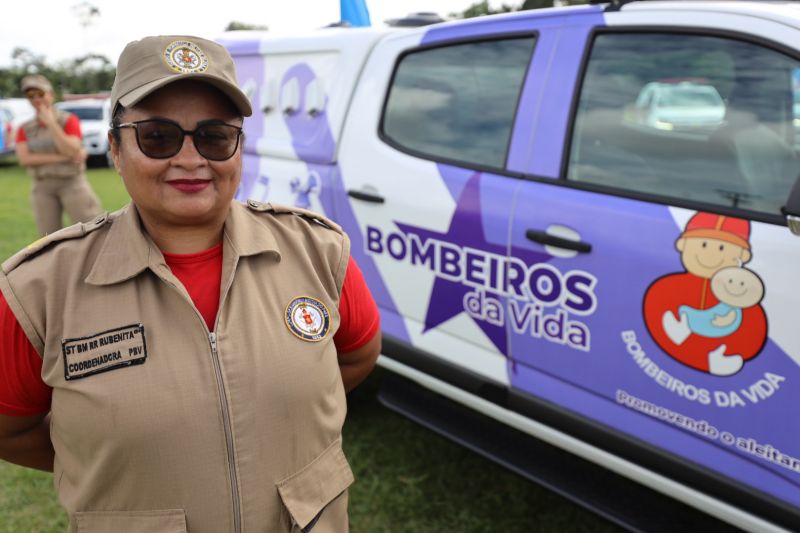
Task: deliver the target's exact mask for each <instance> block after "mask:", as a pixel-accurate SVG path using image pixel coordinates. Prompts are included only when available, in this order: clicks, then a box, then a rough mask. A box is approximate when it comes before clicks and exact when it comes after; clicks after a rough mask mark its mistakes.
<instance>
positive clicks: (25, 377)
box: [0, 244, 380, 416]
mask: <svg viewBox="0 0 800 533" xmlns="http://www.w3.org/2000/svg"><path fill="white" fill-rule="evenodd" d="M164 259H165V260H166V261H167V265H169V267H170V269H171V270H172V273H173V274H175V277H177V278H178V279H179V280H180V281H181V283H183V285H184V287H186V290H187V292H188V293H189V296H191V298H192V301H193V302H194V304H195V307H197V309H198V311H200V314H201V315H202V316H203V318H204V319H205V321H206V324H207V325H208V328H209V330H212V331H213V329H214V323H215V322H216V317H217V310H218V309H219V289H220V283H221V277H222V244H219V245H217V246H214V247H213V248H211V249H209V250H206V251H204V252H200V253H197V254H187V255H176V254H164ZM339 314H340V316H341V322H340V326H339V330H338V331H337V332H336V335H334V337H333V342H334V344H335V345H336V349H337V350H338V351H339V352H340V353H346V352H351V351H353V350H357V349H358V348H360V347H362V346H364V345H365V344H366V343H367V342H368V341H369V340H370V339H372V337H373V336H374V335H375V334H376V333H377V331H378V327H379V325H380V320H379V315H378V307H377V305H375V300H373V299H372V294H370V292H369V289H368V288H367V284H366V282H365V281H364V276H363V274H362V273H361V269H360V268H358V265H357V264H356V262H355V261H354V260H353V258H352V257H351V258H350V262H349V263H348V266H347V272H346V273H345V278H344V284H343V286H342V294H341V297H340V299H339ZM41 373H42V358H41V356H40V355H39V354H38V353H36V350H35V349H34V347H33V345H32V344H31V343H30V341H29V340H28V337H27V336H26V335H25V332H24V331H23V330H22V327H21V326H20V325H19V322H17V318H16V317H15V316H14V313H13V312H11V309H10V308H9V307H8V303H7V302H6V300H5V298H4V297H3V295H2V293H0V414H3V415H8V416H33V415H38V414H41V413H45V412H47V411H49V410H50V397H51V396H52V389H51V388H50V387H48V386H47V385H46V384H45V383H44V381H42V376H41Z"/></svg>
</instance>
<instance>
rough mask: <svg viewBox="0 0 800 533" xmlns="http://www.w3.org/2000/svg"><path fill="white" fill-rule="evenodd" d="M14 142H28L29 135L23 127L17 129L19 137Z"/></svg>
mask: <svg viewBox="0 0 800 533" xmlns="http://www.w3.org/2000/svg"><path fill="white" fill-rule="evenodd" d="M14 142H16V143H26V142H28V137H27V136H26V135H25V130H24V129H23V128H18V129H17V139H16V140H15V141H14Z"/></svg>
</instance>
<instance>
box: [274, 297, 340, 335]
mask: <svg viewBox="0 0 800 533" xmlns="http://www.w3.org/2000/svg"><path fill="white" fill-rule="evenodd" d="M284 318H285V319H286V327H288V328H289V331H291V332H292V333H294V334H295V336H297V337H299V338H301V339H303V340H304V341H309V342H319V341H321V340H322V339H324V338H325V336H326V335H327V334H328V330H330V325H331V317H330V313H328V308H327V307H325V304H324V303H322V302H320V301H319V300H317V299H315V298H310V297H308V296H298V297H297V298H295V299H294V300H292V301H291V303H290V304H289V305H288V306H286V314H285V317H284Z"/></svg>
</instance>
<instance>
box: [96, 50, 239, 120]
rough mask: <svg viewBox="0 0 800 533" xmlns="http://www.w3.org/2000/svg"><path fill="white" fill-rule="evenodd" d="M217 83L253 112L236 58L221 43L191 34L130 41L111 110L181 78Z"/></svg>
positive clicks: (121, 61)
mask: <svg viewBox="0 0 800 533" xmlns="http://www.w3.org/2000/svg"><path fill="white" fill-rule="evenodd" d="M188 79H194V80H197V81H201V82H204V83H208V84H210V85H213V86H214V87H216V88H217V89H219V90H220V91H222V92H223V93H225V95H226V96H227V97H228V98H230V99H231V101H232V102H233V103H234V105H235V106H236V107H237V108H238V109H239V111H240V112H241V113H242V115H243V116H245V117H249V116H250V115H251V114H252V113H253V111H252V108H251V106H250V100H248V99H247V96H245V94H244V92H242V90H241V89H240V88H239V84H238V83H237V81H236V68H235V67H234V64H233V58H231V55H230V54H229V53H228V51H227V50H226V49H225V47H223V46H222V45H221V44H219V43H215V42H214V41H209V40H207V39H202V38H200V37H191V36H188V35H158V36H154V37H145V38H144V39H141V40H139V41H133V42H131V43H128V45H127V46H126V47H125V49H124V50H123V51H122V54H120V56H119V61H118V62H117V75H116V78H114V86H113V87H112V88H111V109H112V112H113V111H114V110H116V107H117V104H120V105H123V106H125V107H130V106H132V105H134V104H136V103H137V102H139V101H140V100H142V99H143V98H144V97H145V96H147V95H149V94H150V93H152V92H153V91H156V90H157V89H160V88H161V87H164V86H165V85H169V84H170V83H173V82H176V81H179V80H188Z"/></svg>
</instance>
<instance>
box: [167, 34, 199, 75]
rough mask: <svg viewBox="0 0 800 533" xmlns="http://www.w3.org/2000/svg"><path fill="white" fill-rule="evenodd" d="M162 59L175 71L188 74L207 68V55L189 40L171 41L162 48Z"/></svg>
mask: <svg viewBox="0 0 800 533" xmlns="http://www.w3.org/2000/svg"><path fill="white" fill-rule="evenodd" d="M164 60H165V61H166V62H167V66H169V68H171V69H172V70H174V71H175V72H182V73H184V74H189V73H192V72H205V71H206V69H208V56H206V53H205V52H203V50H202V49H201V48H200V47H199V46H197V45H196V44H194V43H193V42H191V41H173V42H171V43H170V44H169V45H168V46H167V48H166V49H164Z"/></svg>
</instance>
